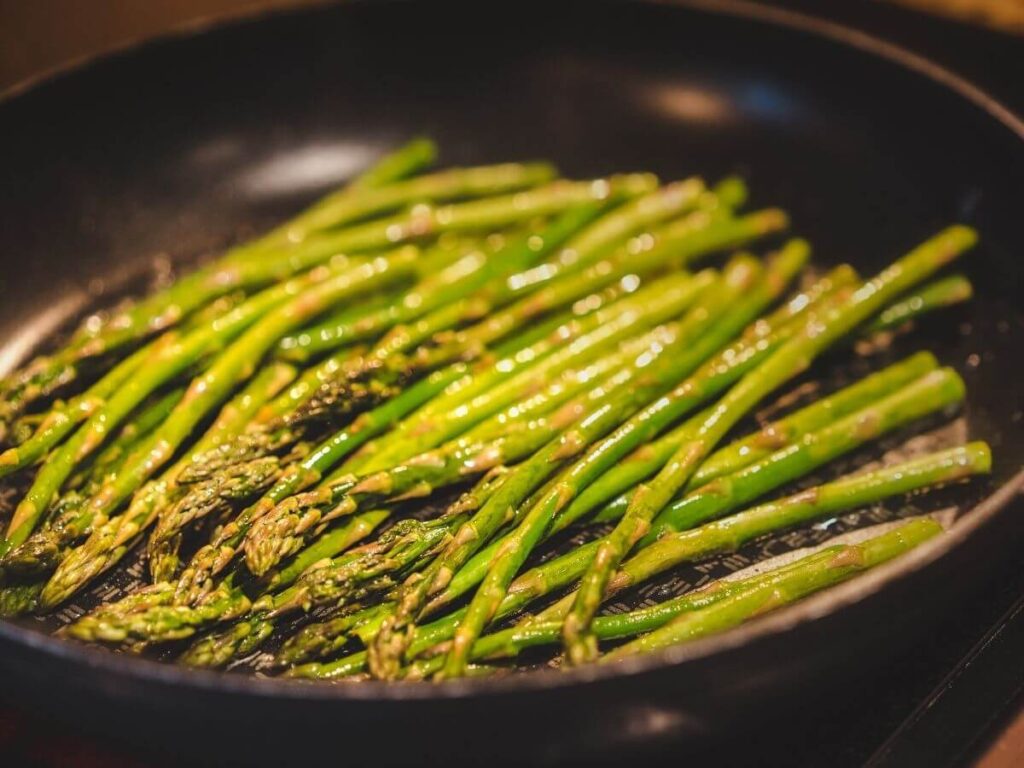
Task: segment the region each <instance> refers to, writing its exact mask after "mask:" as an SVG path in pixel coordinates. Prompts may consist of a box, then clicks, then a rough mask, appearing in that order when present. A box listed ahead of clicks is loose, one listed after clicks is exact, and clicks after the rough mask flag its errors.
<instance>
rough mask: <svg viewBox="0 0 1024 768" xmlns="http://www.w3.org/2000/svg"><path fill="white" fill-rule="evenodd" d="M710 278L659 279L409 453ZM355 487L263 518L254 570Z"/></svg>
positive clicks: (660, 316) (602, 348) (424, 436)
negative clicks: (616, 311)
mask: <svg viewBox="0 0 1024 768" xmlns="http://www.w3.org/2000/svg"><path fill="white" fill-rule="evenodd" d="M710 280H711V274H710V273H706V274H705V275H704V276H700V277H697V278H693V279H691V278H689V277H688V276H673V277H670V278H666V279H664V280H662V281H659V282H658V283H656V284H654V285H652V286H650V288H649V289H647V290H644V291H641V292H640V293H638V294H637V295H636V296H635V297H631V298H630V299H625V300H623V301H621V302H619V303H618V304H616V305H613V307H612V309H615V308H616V307H618V309H619V312H618V314H617V315H613V316H611V317H609V318H608V320H607V322H605V323H604V324H602V325H596V323H591V325H594V326H596V327H594V328H593V330H592V331H590V332H589V333H586V334H584V335H582V336H580V337H579V338H578V339H577V340H575V341H574V342H572V343H571V344H569V345H567V346H565V347H563V348H562V349H561V350H557V351H555V352H554V353H553V354H551V355H549V356H548V357H546V358H545V359H543V360H541V361H540V362H538V363H537V364H535V365H533V366H531V367H529V368H528V369H526V370H525V371H524V372H523V373H522V374H520V375H519V376H515V377H513V378H511V379H508V380H507V381H505V382H503V383H501V384H498V385H497V386H495V387H494V388H493V389H491V390H490V391H489V392H486V393H483V394H482V395H480V396H479V397H477V398H474V399H473V400H472V401H470V402H469V403H468V404H467V405H466V406H465V407H464V408H462V409H460V411H458V412H456V413H453V414H451V415H450V416H449V418H448V419H446V420H445V421H444V422H442V423H440V424H438V425H437V426H436V428H435V429H434V430H433V432H432V433H431V432H427V431H426V430H420V431H419V434H418V435H416V436H415V437H416V438H418V439H417V440H410V445H409V446H408V448H407V451H415V450H418V449H424V450H429V449H430V448H433V447H434V446H435V445H436V444H438V443H439V442H441V441H442V440H444V439H445V438H448V437H452V436H454V435H456V434H458V432H460V431H464V430H465V429H466V426H467V425H471V424H473V423H475V422H479V420H480V419H481V418H482V417H485V416H487V415H488V414H490V413H493V412H495V411H496V410H498V409H499V408H501V407H502V406H504V405H506V404H507V403H510V402H515V401H516V400H519V399H521V398H522V397H523V393H524V392H529V391H530V390H531V389H534V388H536V386H537V384H536V382H537V380H538V379H541V380H543V379H544V378H546V377H549V376H552V375H557V374H558V373H559V372H561V371H564V370H565V369H567V368H569V367H570V366H571V365H572V364H573V363H578V362H588V361H590V360H593V359H594V358H596V357H599V356H600V355H602V354H606V353H607V351H608V349H609V347H611V348H614V347H615V346H617V345H618V344H619V343H620V342H621V341H622V340H623V338H624V337H627V336H628V335H630V334H634V333H636V331H637V330H644V329H646V328H647V327H649V325H650V324H652V323H658V322H661V321H662V320H665V319H667V318H669V317H672V316H674V315H677V314H678V313H679V312H681V311H682V310H684V309H685V308H686V307H687V306H688V305H689V304H691V303H692V301H693V300H694V298H695V297H696V296H697V295H699V293H700V291H701V290H703V288H704V287H705V286H706V285H707V284H708V283H709V282H710ZM638 326H639V328H638ZM421 453H422V452H421ZM351 485H352V483H351V482H343V483H339V484H336V485H335V486H334V487H333V488H326V489H323V490H322V492H319V493H318V492H314V493H313V494H311V495H309V496H307V497H292V498H291V499H289V500H287V501H286V502H285V503H284V504H283V505H281V506H279V507H278V508H276V509H275V510H274V511H273V512H271V513H269V514H267V515H264V516H263V517H261V518H260V519H259V520H258V521H257V522H256V523H255V525H254V526H253V527H252V529H251V530H250V531H249V534H248V536H247V539H246V543H245V552H246V562H247V564H248V566H249V569H250V570H251V571H252V572H253V573H254V574H256V575H257V576H258V575H261V574H263V573H266V572H267V570H269V569H270V568H271V567H273V566H274V565H275V564H276V563H277V562H278V561H279V560H280V559H281V558H282V557H283V556H286V555H287V554H289V553H290V552H292V551H294V548H295V547H297V546H299V545H300V544H301V542H302V535H303V534H304V532H305V531H308V530H309V529H310V528H311V527H312V526H314V525H316V524H318V523H320V522H321V520H322V519H323V518H322V513H324V512H326V511H328V510H334V511H333V514H342V513H348V512H351V511H352V509H354V506H353V503H354V501H355V500H354V499H353V497H352V495H351V494H350V493H349V491H348V489H349V487H350V486H351ZM398 493H402V491H400V492H398ZM345 496H348V497H349V501H350V503H349V504H348V505H345V506H341V507H339V502H340V501H341V499H342V498H343V497H345ZM309 502H313V503H312V504H310V503H309Z"/></svg>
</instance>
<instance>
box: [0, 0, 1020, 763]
mask: <svg viewBox="0 0 1024 768" xmlns="http://www.w3.org/2000/svg"><path fill="white" fill-rule="evenodd" d="M420 134H427V135H430V136H432V137H434V138H435V139H436V140H437V141H438V143H439V145H440V146H441V148H442V151H443V157H442V160H443V162H444V163H446V164H449V163H450V164H457V163H470V162H488V161H499V160H504V159H528V158H534V157H544V158H550V159H552V160H554V161H555V162H557V163H558V164H559V166H560V167H561V168H562V170H563V171H564V172H565V173H566V174H569V175H574V176H586V175H593V174H601V173H607V172H613V171H620V170H634V169H651V170H654V171H656V172H658V173H659V174H660V175H661V176H662V177H663V178H673V177H680V176H685V175H689V174H694V173H698V174H702V175H704V176H706V177H708V178H717V177H721V176H723V175H725V174H727V173H731V172H737V173H741V174H743V175H744V176H745V177H746V178H747V179H748V180H749V183H750V185H751V188H752V190H753V193H754V201H753V202H754V203H755V204H761V203H764V204H768V203H770V204H777V205H781V206H783V207H785V208H786V209H787V210H789V211H790V213H791V215H792V218H793V221H794V229H795V231H796V232H798V233H799V234H801V235H803V236H806V237H807V238H808V239H810V241H811V242H812V244H813V245H814V247H815V252H816V261H817V262H818V263H821V264H831V263H838V262H840V261H849V262H850V263H852V264H854V265H855V266H857V267H858V269H860V270H861V271H862V272H863V273H870V272H871V271H872V270H874V269H876V268H877V267H879V266H881V265H882V264H884V263H886V262H887V261H889V260H891V259H892V258H894V257H895V256H897V255H899V254H900V253H902V252H903V251H905V250H906V249H907V248H908V247H910V246H911V245H913V244H914V243H916V242H918V241H920V240H922V239H924V238H925V237H926V236H928V235H929V234H931V233H932V232H934V231H935V230H937V229H938V228H940V227H941V226H943V225H945V224H947V223H949V222H951V221H954V220H959V221H964V222H967V223H970V224H972V225H974V226H975V227H977V228H978V230H979V231H980V233H981V236H982V245H981V247H979V248H978V249H977V250H976V251H975V252H974V253H972V254H971V255H970V256H969V257H968V259H967V260H965V262H964V265H963V268H964V269H965V270H966V271H967V273H968V274H969V276H970V277H971V279H972V281H973V282H974V284H975V286H976V290H977V298H976V299H975V301H974V302H973V303H972V304H971V305H970V306H969V307H966V308H963V309H961V310H957V311H955V312H953V313H948V314H946V315H944V316H942V317H937V318H935V319H934V320H929V321H928V322H927V323H924V324H923V325H922V327H921V328H919V329H918V330H917V332H915V333H914V334H913V335H911V336H909V337H906V338H903V339H900V340H898V342H897V345H896V348H895V349H893V350H891V351H890V352H889V353H888V355H889V356H891V357H896V356H898V355H899V354H901V353H905V352H907V351H910V350H912V349H918V348H930V349H932V350H933V351H935V352H936V353H937V355H938V356H939V357H940V359H941V360H942V361H943V362H944V363H946V364H950V365H953V366H955V367H956V368H957V369H958V370H960V371H961V373H962V374H963V375H964V377H965V379H966V381H967V385H968V401H967V404H966V407H965V409H964V412H963V413H962V414H961V415H960V416H959V418H957V419H956V420H955V421H954V422H953V425H952V427H949V426H945V424H946V422H943V423H942V424H937V425H934V426H935V427H936V428H939V434H938V436H937V437H935V440H937V441H940V442H941V441H942V440H946V439H958V440H962V439H964V438H970V439H984V440H987V441H989V442H990V443H991V445H992V447H993V451H994V455H995V471H994V473H993V475H992V477H991V479H990V480H987V481H984V482H979V483H974V484H972V485H969V486H958V487H956V488H952V489H948V490H947V491H944V492H942V493H940V494H935V495H930V496H926V497H922V498H921V499H920V500H913V501H901V502H899V503H894V504H891V505H887V506H886V507H880V508H878V509H875V510H869V511H868V512H866V513H864V515H862V516H860V517H855V518H851V519H849V520H841V521H838V522H835V523H833V525H832V527H816V528H812V529H808V531H806V532H804V533H803V534H802V535H801V536H798V537H797V538H795V539H793V538H792V537H791V538H790V539H784V538H783V537H778V538H776V539H773V540H768V541H762V542H757V543H756V545H755V546H754V547H752V548H750V549H749V550H746V551H745V553H741V561H742V557H743V556H744V555H745V556H746V557H748V558H751V557H756V556H758V555H760V554H763V553H766V552H775V551H778V549H779V547H783V548H785V547H792V546H802V545H806V544H808V543H813V542H815V541H819V540H823V539H824V538H826V537H827V536H828V535H830V534H831V533H832V532H834V530H836V529H837V528H841V527H843V526H853V525H860V524H863V523H865V522H875V521H880V520H885V519H892V518H894V517H898V516H901V515H905V514H911V513H914V512H920V511H935V510H938V509H940V508H948V509H949V510H950V511H951V512H950V514H951V516H952V515H955V516H956V518H957V519H956V522H955V524H954V526H953V528H952V531H951V533H950V534H949V535H947V536H946V537H944V538H943V539H942V540H941V541H939V542H936V543H935V544H934V545H932V546H928V547H925V548H923V549H922V550H920V551H918V552H915V553H914V554H913V555H912V556H910V557H908V558H906V559H904V560H902V561H900V562H899V563H896V564H893V565H892V566H889V567H886V568H883V569H881V570H879V571H877V572H875V573H872V574H871V575H869V576H867V577H865V578H862V579H858V580H856V581H855V582H853V583H850V584H847V585H845V586H843V587H841V588H839V589H836V590H833V591H831V592H829V593H828V594H825V595H822V596H820V597H818V598H815V599H812V600H809V601H806V602H805V603H803V604H800V605H798V606H795V607H794V608H792V609H789V610H786V611H782V612H779V613H778V614H775V615H772V616H769V617H766V618H764V619H762V620H759V621H757V622H754V623H752V624H750V625H748V626H746V627H743V628H741V629H739V630H737V631H734V632H731V633H728V634H726V635H723V636H721V637H718V638H712V639H709V640H706V641H702V642H699V643H694V644H692V645H690V646H687V647H685V648H679V649H674V650H672V651H670V652H668V653H664V654H660V655H654V656H650V657H645V658H642V659H637V660H635V661H633V662H631V663H629V664H625V665H621V666H615V667H610V668H602V669H600V670H593V669H581V670H578V671H575V672H572V673H564V672H554V671H551V670H536V671H532V672H529V673H524V674H517V675H512V676H509V677H505V678H500V679H495V680H477V681H455V682H452V683H450V684H444V685H441V686H431V685H390V686H387V685H379V684H358V685H308V684H302V683H291V682H287V681H281V680H272V679H258V678H257V677H254V676H252V675H251V674H211V673H200V672H195V671H192V670H186V669H181V668H179V667H175V666H171V665H169V664H165V663H161V662H159V661H154V660H145V659H135V658H130V657H126V656H121V655H115V654H111V653H107V652H104V651H100V650H96V649H91V648H85V647H83V646H80V645H75V644H71V643H66V642H63V641H59V640H55V639H53V638H50V637H49V636H48V635H47V634H46V633H45V632H44V631H42V630H43V629H44V628H45V625H42V624H38V623H36V622H34V621H31V620H29V621H23V622H20V623H18V624H15V623H3V622H0V670H3V674H4V681H5V682H4V687H5V691H6V692H7V693H10V694H11V695H12V696H17V697H18V700H19V701H26V702H32V703H33V704H34V705H35V706H37V707H40V708H43V709H45V710H46V711H48V712H51V713H54V714H55V716H57V717H71V718H74V719H75V720H76V722H78V723H84V724H86V725H87V726H89V727H91V728H96V729H99V730H102V731H105V732H108V733H115V734H118V735H120V736H121V737H124V738H128V739H135V740H138V741H143V742H145V743H147V744H149V745H150V746H155V745H156V746H159V748H161V749H167V750H170V752H171V753H172V754H191V755H195V754H197V753H198V754H200V755H202V756H205V757H207V758H209V759H212V760H215V761H216V762H218V763H222V764H223V763H224V762H230V761H237V762H248V761H256V760H260V761H264V762H272V763H273V762H278V761H280V760H282V759H283V758H284V757H285V756H287V757H290V758H293V759H298V756H299V755H300V754H302V753H304V752H319V751H321V750H324V749H329V750H330V754H333V755H334V756H335V757H336V758H338V759H342V760H356V762H357V763H359V762H361V760H362V759H366V760H369V759H373V760H374V761H376V762H383V763H386V762H401V761H402V760H405V759H410V758H414V757H423V756H428V757H434V758H445V759H452V758H455V759H461V760H465V761H469V762H476V761H477V760H483V759H488V760H501V761H511V760H517V759H521V758H523V757H533V758H538V757H539V758H544V759H551V760H554V759H559V758H561V757H564V756H566V755H572V756H587V755H606V756H607V755H610V754H615V753H616V751H617V750H620V749H627V748H632V747H634V746H636V745H638V744H651V743H653V742H655V741H659V740H661V739H667V738H673V739H674V738H681V737H688V738H700V737H704V736H708V735H714V734H716V733H717V734H720V733H722V732H723V731H724V729H726V728H733V729H735V728H742V727H743V723H749V722H752V721H758V720H761V719H763V718H764V717H765V713H766V712H768V711H769V710H775V711H784V710H783V709H781V707H782V706H783V705H785V704H788V703H791V702H792V700H793V699H794V698H795V697H796V696H797V695H800V696H801V698H802V699H803V700H807V697H809V696H810V694H811V693H812V692H815V691H822V690H825V691H830V692H834V691H836V690H839V689H837V688H836V685H837V684H841V683H842V682H843V681H844V680H849V679H850V677H851V675H853V674H855V673H856V672H857V671H858V670H861V669H867V668H871V667H875V666H877V665H879V664H881V663H883V662H884V660H885V659H886V658H887V657H888V656H889V655H890V654H891V652H893V651H894V650H896V649H897V648H902V647H906V645H907V644H909V643H912V642H913V639H914V638H915V637H917V636H920V633H921V632H925V631H927V630H928V627H929V622H930V621H931V620H932V619H933V618H935V617H936V616H938V615H940V614H941V612H942V611H943V610H944V607H945V606H946V605H948V604H949V600H950V599H951V597H952V595H954V594H956V593H957V592H958V591H962V590H965V589H967V588H969V587H970V585H971V584H972V583H974V582H975V581H977V579H979V578H980V577H982V576H983V575H984V573H985V571H986V567H987V565H988V564H989V563H991V562H993V561H994V560H995V559H997V558H1007V557H1014V556H1017V557H1018V558H1019V556H1018V555H1016V552H1017V551H1019V550H1017V549H1016V546H1018V545H1019V543H1020V538H1021V537H1020V533H1021V528H1022V526H1021V524H1020V522H1019V515H1020V512H1021V509H1020V505H1019V504H1017V505H1014V504H1012V503H1011V502H1013V500H1014V497H1015V496H1016V495H1017V492H1018V490H1019V488H1020V487H1021V485H1022V483H1024V476H1022V474H1021V467H1022V463H1024V430H1022V425H1024V421H1022V418H1024V416H1022V414H1024V387H1021V385H1020V383H1019V382H1020V379H1019V375H1020V373H1021V372H1022V366H1021V360H1020V358H1021V352H1022V351H1024V314H1022V311H1021V306H1022V305H1021V278H1022V266H1021V259H1022V254H1024V236H1022V235H1021V222H1020V211H1021V205H1022V203H1024V128H1022V125H1021V123H1020V122H1019V121H1018V120H1016V119H1015V118H1014V117H1013V116H1012V115H1010V114H1009V113H1007V112H1006V111H1005V110H1004V109H1002V108H1001V107H1000V106H999V105H998V104H996V103H995V102H993V101H992V100H990V99H988V98H987V97H986V96H985V95H984V94H982V93H980V92H978V91H977V90H976V89H974V88H972V87H971V86H969V85H968V84H965V83H963V82H961V81H959V80H957V79H956V78H955V77H952V76H950V75H948V73H945V72H944V71H943V70H941V69H939V68H937V67H934V66H933V65H930V64H929V63H927V62H923V61H921V60H918V59H916V58H914V57H912V56H910V55H909V54H906V53H903V52H901V51H899V50H898V49H892V48H890V47H888V46H885V45H882V44H879V43H876V42H874V41H872V40H870V39H868V38H865V37H863V36H859V35H855V34H852V33H848V32H846V31H844V30H842V29H840V28H836V27H833V26H830V25H827V24H820V23H817V22H813V21H808V20H806V19H801V18H798V17H792V16H789V15H786V14H781V13H776V12H774V11H766V10H764V9H758V8H756V7H748V6H746V5H744V4H742V3H725V4H723V5H720V6H715V7H705V5H704V4H703V3H688V2H684V3H665V4H654V3H627V2H601V3H583V2H566V3H551V2H548V3H535V2H516V3H510V4H498V3H478V4H464V3H455V2H440V3H437V2H434V3H406V2H376V3H370V2H366V3H361V2H357V3H349V4H343V5H340V6H335V7H326V8H317V9H311V10H307V11H303V12H297V13H293V14H288V15H275V16H268V17H265V18H257V19H253V20H249V21H243V22H239V23H235V24H232V25H229V26H226V27H223V28H219V29H212V30H208V31H202V32H198V33H195V32H194V33H190V34H188V35H181V36H175V37H173V38H168V39H164V40H161V41H159V42H156V43H152V44H148V45H146V46H143V47H140V48H136V49H132V50H127V51H124V52H122V53H120V54H118V55H116V56H113V57H110V58H106V59H103V60H99V61H97V62H94V63H91V64H89V65H88V66H84V67H82V68H80V69H77V70H74V71H70V72H67V73H64V74H61V75H60V76H57V77H55V78H53V79H51V80H49V81H46V82H44V83H42V84H39V85H37V86H36V87H33V88H31V89H28V90H25V91H24V92H21V93H18V94H13V95H11V96H9V97H8V98H7V99H6V100H5V101H3V102H0V137H2V140H0V168H2V169H3V170H2V176H0V216H2V221H3V225H2V227H0V267H2V271H0V298H2V301H0V338H2V339H3V340H4V346H3V348H2V349H0V363H2V364H3V365H5V366H8V367H9V366H10V365H12V364H14V363H15V362H17V360H19V359H20V358H21V357H23V356H24V355H25V354H26V353H27V352H28V351H29V350H31V349H32V348H33V346H34V345H36V344H38V343H40V341H41V340H42V339H44V338H45V337H46V336H47V335H48V334H50V333H51V332H53V330H54V329H56V328H58V327H60V326H61V324H62V323H66V322H67V321H68V319H69V318H71V317H73V316H74V315H75V314H76V313H77V312H80V311H81V310H82V309H83V308H85V307H87V306H89V304H90V302H94V301H96V300H97V299H96V297H97V295H102V294H104V292H106V294H107V295H109V294H111V293H113V292H115V291H117V290H119V286H122V285H125V284H130V283H131V281H132V280H137V279H138V278H139V276H146V275H151V274H152V273H153V269H154V264H157V265H159V264H161V263H163V262H165V261H168V260H183V261H188V260H190V259H195V258H199V257H201V256H202V255H204V254H209V253H212V252H215V251H216V250H217V249H219V248H221V247H223V246H224V245H225V244H227V243H229V242H231V241H233V240H235V239H237V238H239V237H244V236H245V235H246V234H247V233H251V232H254V231H258V230H259V229H260V228H262V227H265V226H267V225H268V224H269V223H271V222H274V221H277V220H279V219H281V218H282V217H284V216H286V215H287V214H288V213H290V212H292V211H294V210H297V209H298V208H299V207H301V206H302V205H303V204H304V203H306V202H308V201H309V200H311V199H312V198H314V197H315V196H316V195H317V194H318V193H321V192H323V191H324V190H325V189H327V188H329V187H330V186H332V185H334V184H337V183H338V182H339V181H341V180H342V179H344V178H345V177H347V176H348V175H350V174H351V173H352V172H353V171H355V170H357V169H358V168H360V167H362V166H363V165H365V164H366V163H368V162H370V160H371V159H372V158H373V157H374V156H375V155H376V154H378V153H380V152H382V151H384V150H385V149H386V148H388V147H389V146H391V145H393V144H395V143H398V142H400V141H402V140H405V139H407V138H409V137H411V136H414V135H420ZM840 367H841V366H840ZM855 370H856V368H851V369H850V370H847V371H846V373H847V374H848V373H850V372H853V371H855ZM818 375H820V373H819V372H815V373H814V374H813V375H812V376H811V377H809V379H813V378H814V376H818ZM940 427H941V428H940ZM882 449H893V450H895V449H897V446H896V445H895V444H887V445H884V446H883V447H882ZM899 449H900V450H904V448H899ZM880 452H881V449H877V448H876V449H874V450H873V451H869V452H867V453H866V454H865V455H863V456H858V457H854V459H852V460H851V462H849V463H847V464H845V465H844V466H842V467H838V468H833V469H832V470H830V472H831V473H833V474H834V473H835V472H836V471H840V470H843V469H847V470H848V469H851V468H853V467H855V466H858V465H860V464H863V462H865V461H868V460H870V459H875V458H877V457H878V456H879V455H880ZM819 479H820V478H819ZM1014 506H1016V509H1015V508H1014ZM731 567H735V564H733V565H730V564H729V563H727V562H715V563H711V564H708V565H707V566H704V570H703V571H698V570H694V571H693V572H692V573H690V574H682V575H679V576H677V577H676V581H675V583H672V584H661V585H658V587H657V588H658V589H662V590H673V589H675V590H678V589H679V588H680V586H681V585H684V582H685V581H686V579H688V578H689V579H691V580H692V579H695V578H697V577H698V576H700V575H704V576H706V575H707V574H709V573H717V572H719V571H721V570H723V569H724V571H725V572H728V570H729V569H730V568H731ZM716 569H718V570H716ZM119 578H122V579H124V578H130V574H129V576H125V575H123V574H122V575H121V576H120V577H119ZM691 583H692V582H691ZM650 596H652V594H651V593H649V592H648V593H645V594H640V595H635V596H633V598H632V599H634V600H642V599H643V598H644V597H650ZM72 610H73V609H72Z"/></svg>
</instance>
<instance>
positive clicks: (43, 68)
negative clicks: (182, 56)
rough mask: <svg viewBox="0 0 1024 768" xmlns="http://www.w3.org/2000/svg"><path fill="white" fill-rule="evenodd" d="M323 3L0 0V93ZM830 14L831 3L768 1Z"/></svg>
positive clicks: (1016, 21)
mask: <svg viewBox="0 0 1024 768" xmlns="http://www.w3.org/2000/svg"><path fill="white" fill-rule="evenodd" d="M862 1H863V2H865V3H869V4H884V3H890V2H898V3H900V4H902V5H904V6H907V7H911V8H914V9H917V10H920V11H924V12H926V13H934V14H940V15H944V16H947V17H952V18H955V19H958V20H960V21H963V22H966V23H968V24H975V25H983V26H988V27H990V28H996V29H999V30H1002V31H1005V32H1010V33H1012V34H1019V35H1024V0H862ZM324 2H329V0H84V1H83V0H0V90H5V89H7V88H9V87H11V86H12V85H14V84H16V83H20V82H22V81H24V80H27V79H29V78H32V77H36V76H39V75H40V74H41V73H45V72H47V71H49V70H52V69H54V68H58V67H61V66H66V65H68V64H70V63H73V62H75V61H77V60H80V59H83V58H88V57H91V56H95V55H97V54H100V53H103V52H105V51H109V50H111V49H112V48H116V47H119V46H123V45H126V44H130V43H132V42H134V41H138V40H144V39H146V38H149V37H152V36H153V35H158V34H164V33H167V32H169V31H172V30H176V29H181V28H183V27H186V28H187V27H189V26H194V25H197V24H199V25H201V24H204V23H209V22H210V21H212V20H215V19H218V18H224V17H225V16H233V15H247V14H251V13H259V12H261V11H267V10H271V9H273V8H287V7H290V6H299V5H314V4H318V3H324ZM772 4H773V5H785V6H802V7H803V8H804V9H806V10H814V11H817V12H819V13H828V12H830V6H832V5H833V3H832V2H831V1H830V2H828V3H822V2H820V0H815V2H812V3H794V2H775V3H772Z"/></svg>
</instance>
